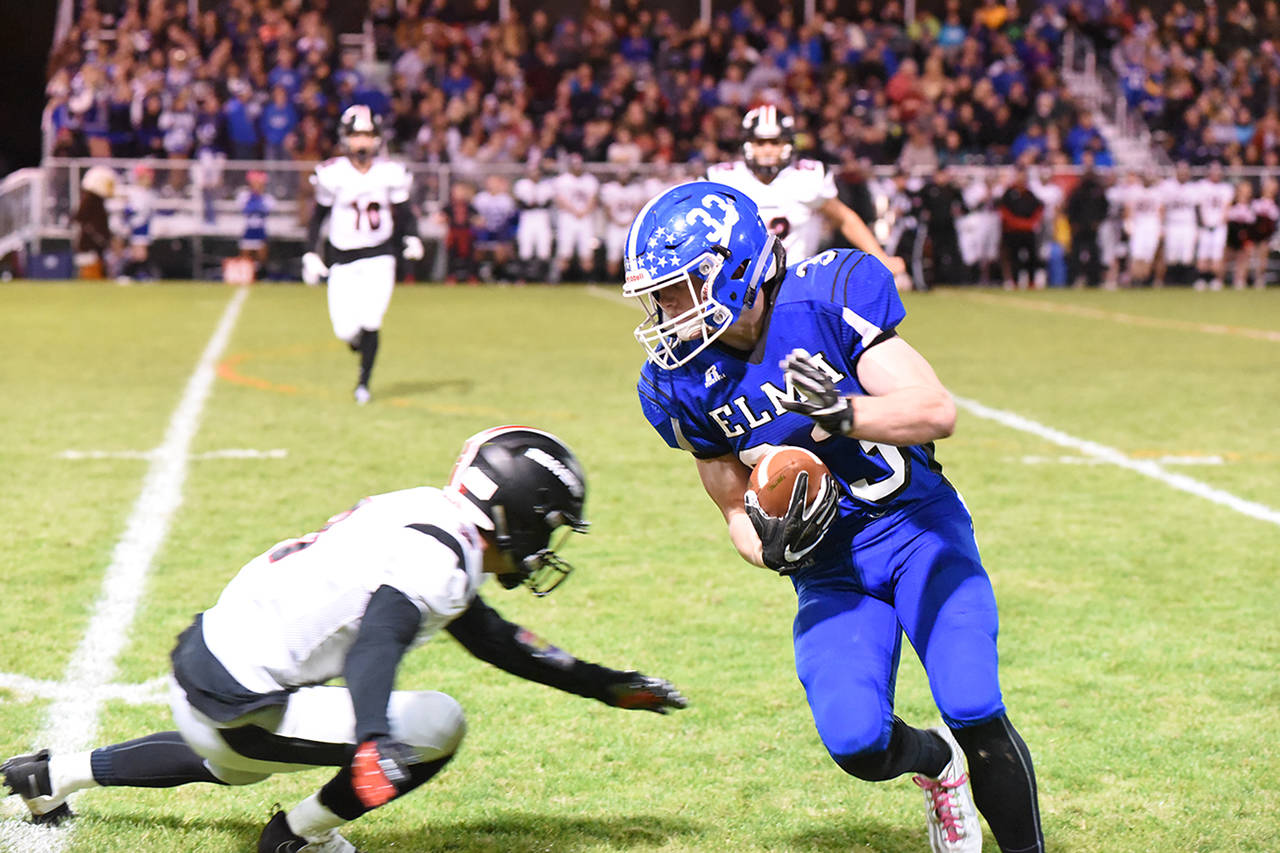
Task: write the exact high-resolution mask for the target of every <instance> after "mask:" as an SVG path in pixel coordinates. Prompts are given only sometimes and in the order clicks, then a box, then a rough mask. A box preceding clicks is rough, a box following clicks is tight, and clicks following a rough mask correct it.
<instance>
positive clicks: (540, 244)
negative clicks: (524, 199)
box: [516, 210, 551, 261]
mask: <svg viewBox="0 0 1280 853" xmlns="http://www.w3.org/2000/svg"><path fill="white" fill-rule="evenodd" d="M516 256H517V257H518V258H520V260H522V261H527V260H530V259H532V258H537V259H538V260H542V261H549V260H551V214H550V212H548V211H546V210H526V211H524V212H523V213H521V214H520V224H519V225H517V226H516Z"/></svg>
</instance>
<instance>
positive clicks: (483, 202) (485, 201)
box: [471, 190, 516, 233]
mask: <svg viewBox="0 0 1280 853" xmlns="http://www.w3.org/2000/svg"><path fill="white" fill-rule="evenodd" d="M471 204H472V206H473V207H475V209H476V213H477V214H479V216H480V219H481V220H482V221H483V222H484V227H485V229H486V230H488V231H490V232H494V233H498V232H502V231H505V230H507V228H508V227H509V226H510V225H511V223H512V222H513V221H514V219H515V215H516V200H515V199H514V198H513V197H512V196H511V193H506V192H502V193H491V192H489V191H488V190H481V191H480V192H478V193H476V194H475V197H474V198H472V199H471Z"/></svg>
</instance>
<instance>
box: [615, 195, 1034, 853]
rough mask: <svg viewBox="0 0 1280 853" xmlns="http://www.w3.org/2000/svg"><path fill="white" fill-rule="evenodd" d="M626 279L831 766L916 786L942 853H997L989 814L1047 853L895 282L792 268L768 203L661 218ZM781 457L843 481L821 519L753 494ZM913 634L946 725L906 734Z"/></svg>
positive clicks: (849, 263) (653, 395) (929, 377)
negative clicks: (903, 681) (786, 588)
mask: <svg viewBox="0 0 1280 853" xmlns="http://www.w3.org/2000/svg"><path fill="white" fill-rule="evenodd" d="M626 267H627V270H626V282H625V285H624V288H623V293H624V294H625V295H627V296H631V297H635V298H637V299H639V300H640V301H641V303H642V306H643V308H644V310H645V311H646V313H647V317H646V319H645V320H644V321H643V322H642V323H641V324H640V325H639V326H638V327H637V328H636V330H635V335H636V337H637V339H638V340H639V341H640V343H641V344H642V345H643V346H644V348H645V351H646V352H647V354H648V362H647V363H646V364H645V365H644V367H643V368H642V369H641V373H640V381H639V386H638V387H639V394H640V405H641V408H642V409H643V411H644V414H645V416H646V417H647V418H648V420H649V422H650V424H652V426H653V427H654V429H656V430H657V432H658V434H659V435H661V436H662V438H663V439H664V440H665V441H666V443H667V444H668V445H670V446H671V447H673V448H676V449H680V450H684V451H686V452H688V453H689V454H691V455H692V457H693V462H694V464H695V465H696V467H697V470H698V474H699V476H700V478H701V481H702V484H703V487H704V488H705V489H706V491H707V494H708V495H709V496H710V497H711V499H712V500H713V501H714V502H715V503H716V506H718V507H719V509H720V511H721V513H722V514H723V515H724V519H725V521H726V522H727V524H728V528H729V538H730V539H731V540H732V542H733V544H734V546H735V547H736V548H737V550H738V552H739V554H741V556H742V557H743V559H744V560H746V561H747V562H750V563H752V564H754V565H757V566H762V567H767V568H769V569H772V570H773V571H776V572H778V573H779V574H781V575H784V576H787V577H789V578H790V580H791V583H792V584H793V585H794V587H795V590H796V593H797V596H798V599H799V607H798V611H797V613H796V616H795V623H794V628H793V636H794V643H795V661H796V669H797V672H798V674H799V676H800V680H801V682H802V683H803V684H804V688H805V692H806V695H807V698H808V701H809V707H810V709H811V711H812V713H813V719H814V722H815V723H816V724H817V729H818V734H819V736H820V737H821V738H822V742H823V744H824V745H825V746H826V748H827V750H828V752H829V753H830V754H831V757H832V758H833V759H834V760H835V762H836V763H837V764H838V765H839V766H840V767H841V768H842V769H843V770H844V771H845V772H847V773H850V774H852V775H854V776H857V777H858V778H860V779H865V780H868V781H880V780H886V779H892V778H894V777H896V776H899V775H901V774H903V773H913V774H915V777H914V779H915V782H916V784H917V785H919V786H920V787H921V788H922V789H923V791H924V798H925V803H926V809H927V813H928V832H929V838H930V843H931V845H932V849H933V850H934V851H939V853H941V851H947V853H977V851H979V850H981V848H982V838H981V828H980V824H979V821H978V817H977V815H976V814H975V812H974V801H976V802H977V806H978V808H979V809H980V810H981V811H982V814H983V815H984V816H985V817H986V819H987V822H988V823H989V824H990V826H991V828H992V830H993V832H994V833H995V836H996V841H997V842H998V843H999V845H1000V849H1001V850H1005V851H1020V853H1027V851H1042V850H1043V849H1044V846H1043V839H1042V836H1041V830H1040V819H1039V810H1038V800H1037V794H1036V782H1035V776H1034V773H1033V771H1032V762H1031V754H1030V752H1029V751H1028V749H1027V746H1026V744H1025V743H1023V741H1022V738H1021V737H1019V736H1018V733H1017V732H1016V731H1015V730H1014V728H1013V725H1012V723H1010V721H1009V717H1008V716H1007V714H1006V712H1005V705H1004V700H1003V697H1002V695H1001V690H1000V681H999V677H998V662H997V654H996V626H997V614H996V601H995V596H994V594H993V592H992V588H991V583H990V581H989V580H988V577H987V573H986V571H985V569H984V568H983V566H982V561H981V559H980V557H979V555H978V548H977V545H976V544H975V542H974V534H973V526H972V525H973V522H972V519H971V518H970V516H969V513H968V511H967V510H966V509H965V506H964V503H963V502H962V501H961V499H960V496H959V495H958V494H957V493H956V491H955V489H954V488H953V487H952V486H951V484H950V483H949V482H948V481H947V480H946V478H944V477H943V476H942V473H941V468H940V466H939V465H938V463H937V461H936V460H935V458H934V450H933V442H934V441H935V440H937V439H939V438H945V437H947V436H948V435H950V434H951V432H952V430H953V429H954V428H955V418H956V409H955V404H954V402H953V401H952V399H951V395H950V394H949V393H948V392H947V389H946V388H944V387H943V385H942V383H941V382H940V381H939V380H938V377H937V376H936V375H935V374H934V371H933V369H932V367H930V365H929V363H928V362H927V361H926V360H925V359H924V358H923V357H922V356H921V355H920V354H919V353H918V352H916V350H915V349H913V348H912V347H911V346H910V345H909V344H908V343H907V342H906V341H904V340H903V339H902V338H901V337H899V336H898V335H897V333H896V327H897V326H898V324H899V323H900V322H901V321H902V319H903V316H904V313H905V312H904V310H903V306H902V302H901V300H900V299H899V297H898V291H897V288H896V287H895V285H894V281H893V276H892V275H891V274H890V272H889V270H888V269H887V268H886V267H885V266H884V264H882V263H881V262H880V261H879V260H878V259H876V258H875V257H872V256H870V255H868V254H866V253H864V252H861V251H858V250H853V249H831V250H827V251H825V252H822V253H821V254H819V255H816V256H814V257H812V258H808V259H806V260H802V261H800V262H799V263H798V264H796V265H795V266H792V267H790V268H788V267H787V266H786V254H785V250H784V248H783V246H782V243H781V242H780V241H779V240H778V239H777V237H776V235H775V234H773V233H772V232H771V231H770V230H769V228H768V227H767V226H766V224H765V222H764V221H763V220H762V219H761V218H760V215H759V213H758V212H757V209H756V206H755V204H754V203H753V202H752V201H751V200H750V199H749V198H748V197H747V196H746V195H744V194H743V193H741V192H740V191H738V190H736V189H734V188H732V187H728V186H725V185H722V184H715V183H709V182H694V183H688V184H682V185H680V186H677V187H674V188H672V189H670V190H668V191H667V192H665V193H663V194H662V195H660V196H658V197H657V198H656V199H654V200H652V201H650V202H649V203H648V204H647V205H646V206H645V208H644V209H643V210H642V211H641V213H640V215H639V216H638V217H637V218H636V221H635V223H634V224H633V225H632V226H631V232H630V234H629V235H628V237H627V255H626ZM766 330H767V334H766V333H765V332H766ZM781 445H794V446H799V447H803V448H807V449H808V450H811V451H813V452H814V453H816V454H817V455H818V456H819V457H820V458H821V459H822V461H823V462H824V463H825V464H826V466H827V467H828V468H829V469H830V471H831V475H834V476H831V475H824V476H823V482H822V484H821V486H820V489H819V492H818V494H817V496H816V497H815V499H814V501H813V502H812V503H807V502H806V488H807V485H808V484H807V475H801V476H800V477H799V478H798V479H797V484H796V487H795V490H794V492H793V494H792V499H791V506H790V508H789V509H788V510H787V512H786V513H785V515H784V516H783V517H781V518H775V517H771V516H769V515H766V514H765V513H764V512H763V511H762V510H761V509H760V506H759V503H758V502H757V501H755V500H751V499H753V498H754V494H752V495H746V493H747V485H748V477H749V475H750V473H751V468H752V466H754V465H755V464H756V462H757V461H758V460H759V459H760V457H761V456H762V455H763V454H764V453H765V452H767V451H768V450H769V449H770V448H772V447H777V446H781ZM904 632H905V634H906V635H907V639H908V640H909V641H910V642H911V644H912V645H913V647H914V648H915V650H916V654H917V655H918V656H919V658H920V660H921V662H922V663H923V664H924V668H925V672H926V673H927V674H928V677H929V686H930V689H931V691H932V693H933V698H934V701H935V702H936V703H937V706H938V709H939V710H940V711H941V714H942V718H943V721H944V722H945V725H942V726H938V727H936V728H933V729H928V730H925V729H918V728H915V727H913V726H910V725H908V724H907V723H905V722H904V721H903V720H901V719H899V718H898V717H897V716H895V715H894V709H893V697H894V688H895V680H896V673H897V671H898V662H899V654H900V650H901V645H900V637H901V635H902V633H904ZM966 758H967V759H968V767H967V769H966V766H965V762H966ZM970 786H972V797H971V796H970Z"/></svg>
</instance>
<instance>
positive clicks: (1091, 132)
mask: <svg viewBox="0 0 1280 853" xmlns="http://www.w3.org/2000/svg"><path fill="white" fill-rule="evenodd" d="M1095 138H1096V139H1099V140H1102V143H1103V147H1104V148H1105V147H1106V140H1103V139H1102V133H1101V132H1100V131H1099V130H1098V129H1097V128H1096V127H1094V126H1093V113H1091V112H1090V111H1089V110H1081V111H1080V114H1079V115H1077V116H1076V125H1075V127H1073V128H1071V130H1070V131H1068V132H1067V138H1066V139H1064V140H1063V141H1062V144H1063V147H1064V148H1066V149H1067V153H1068V154H1070V155H1071V162H1072V163H1080V162H1082V159H1083V156H1084V152H1085V149H1088V148H1092V147H1093V140H1094V139H1095ZM1095 150H1096V149H1095ZM1097 165H1099V166H1101V165H1102V164H1101V163H1098V164H1097Z"/></svg>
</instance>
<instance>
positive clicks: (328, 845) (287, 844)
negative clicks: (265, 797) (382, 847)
mask: <svg viewBox="0 0 1280 853" xmlns="http://www.w3.org/2000/svg"><path fill="white" fill-rule="evenodd" d="M258 853H360V851H359V850H357V849H356V847H355V845H354V844H352V843H351V842H350V841H348V840H347V839H345V838H343V837H342V836H341V835H339V834H338V831H337V830H336V829H331V830H329V832H328V833H326V834H325V836H324V837H323V838H319V839H315V840H312V841H308V840H307V839H305V838H303V837H302V836H301V835H298V834H297V833H296V832H294V831H293V830H292V829H290V828H289V821H288V820H287V819H286V818H285V814H284V812H283V811H277V812H276V813H275V814H273V815H272V816H271V820H269V821H267V825H266V826H265V827H263V828H262V835H260V836H259V837H258Z"/></svg>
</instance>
